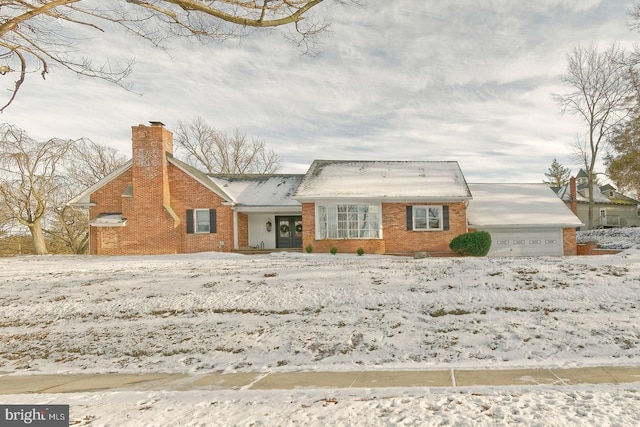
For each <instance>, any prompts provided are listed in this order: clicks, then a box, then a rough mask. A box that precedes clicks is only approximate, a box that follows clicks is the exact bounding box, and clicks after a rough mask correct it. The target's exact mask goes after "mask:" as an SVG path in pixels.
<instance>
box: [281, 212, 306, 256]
mask: <svg viewBox="0 0 640 427" xmlns="http://www.w3.org/2000/svg"><path fill="white" fill-rule="evenodd" d="M276 236H277V237H276V247H277V248H283V249H284V248H301V247H302V217H301V216H277V217H276Z"/></svg>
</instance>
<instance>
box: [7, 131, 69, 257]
mask: <svg viewBox="0 0 640 427" xmlns="http://www.w3.org/2000/svg"><path fill="white" fill-rule="evenodd" d="M70 144H71V142H70V141H63V140H60V139H50V140H48V141H46V142H43V143H40V142H37V141H35V140H33V139H31V138H29V136H28V135H27V133H26V132H25V131H23V130H22V129H19V128H17V127H15V126H11V125H7V124H3V125H0V179H1V181H0V201H1V202H2V203H4V204H5V206H6V208H7V209H8V210H9V212H10V214H11V217H12V218H14V219H15V220H16V221H18V223H20V224H21V225H23V226H25V227H27V228H28V229H29V232H30V233H31V237H32V239H33V245H34V249H35V253H36V254H38V255H41V254H46V253H48V251H47V245H46V242H45V238H44V233H43V224H42V221H43V219H44V217H45V215H46V214H47V213H48V211H49V208H50V207H51V204H52V199H51V195H52V194H56V193H57V192H58V191H59V189H60V188H61V187H62V186H64V185H65V182H64V180H63V179H61V178H60V176H59V175H58V173H57V172H58V168H59V166H60V160H61V159H62V158H63V156H64V155H65V154H66V153H67V151H68V149H69V145H70Z"/></svg>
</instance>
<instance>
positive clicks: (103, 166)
mask: <svg viewBox="0 0 640 427" xmlns="http://www.w3.org/2000/svg"><path fill="white" fill-rule="evenodd" d="M125 161H126V158H125V156H124V155H123V154H121V153H119V152H118V150H116V149H115V148H112V147H107V146H105V145H101V144H98V143H96V142H93V141H91V140H90V139H87V138H81V139H79V140H77V141H74V143H73V144H72V145H71V146H70V148H69V153H68V155H67V156H66V161H65V176H66V177H67V178H68V179H69V185H70V186H71V187H72V189H71V191H72V192H74V191H75V192H76V193H79V192H80V191H82V190H84V189H85V188H87V187H90V186H92V185H93V184H95V183H96V182H98V181H100V180H101V179H102V178H104V177H105V176H107V175H109V174H110V173H111V172H113V171H114V170H116V169H117V168H118V167H120V166H121V165H122V164H124V162H125ZM67 200H68V199H67Z"/></svg>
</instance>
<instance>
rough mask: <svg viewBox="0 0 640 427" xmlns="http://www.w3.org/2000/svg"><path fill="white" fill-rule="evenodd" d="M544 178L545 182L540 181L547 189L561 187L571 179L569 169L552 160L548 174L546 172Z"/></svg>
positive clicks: (556, 160)
mask: <svg viewBox="0 0 640 427" xmlns="http://www.w3.org/2000/svg"><path fill="white" fill-rule="evenodd" d="M544 176H546V177H547V180H546V181H542V182H544V183H545V184H547V185H548V186H549V187H562V186H563V185H566V184H568V183H569V178H570V177H571V169H569V168H567V167H564V166H562V164H561V163H560V162H558V159H553V162H551V167H549V172H546V173H545V174H544Z"/></svg>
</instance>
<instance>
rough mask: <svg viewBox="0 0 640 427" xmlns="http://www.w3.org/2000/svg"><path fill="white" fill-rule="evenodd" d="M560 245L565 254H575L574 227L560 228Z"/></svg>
mask: <svg viewBox="0 0 640 427" xmlns="http://www.w3.org/2000/svg"><path fill="white" fill-rule="evenodd" d="M562 245H563V251H564V254H565V255H566V256H573V255H577V247H576V229H575V228H563V229H562Z"/></svg>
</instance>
